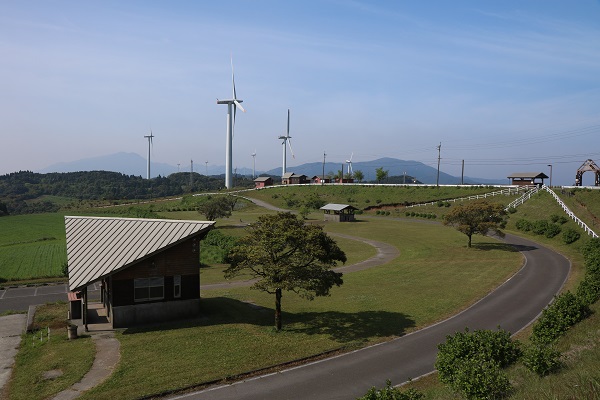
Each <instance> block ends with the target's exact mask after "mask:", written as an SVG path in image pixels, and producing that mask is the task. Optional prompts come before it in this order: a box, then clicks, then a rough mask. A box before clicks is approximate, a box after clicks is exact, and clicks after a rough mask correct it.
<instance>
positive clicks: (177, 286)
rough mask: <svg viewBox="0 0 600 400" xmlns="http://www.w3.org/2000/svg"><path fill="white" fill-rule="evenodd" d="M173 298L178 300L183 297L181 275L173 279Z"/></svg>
mask: <svg viewBox="0 0 600 400" xmlns="http://www.w3.org/2000/svg"><path fill="white" fill-rule="evenodd" d="M173 297H174V298H176V299H178V298H180V297H181V275H175V276H174V277H173Z"/></svg>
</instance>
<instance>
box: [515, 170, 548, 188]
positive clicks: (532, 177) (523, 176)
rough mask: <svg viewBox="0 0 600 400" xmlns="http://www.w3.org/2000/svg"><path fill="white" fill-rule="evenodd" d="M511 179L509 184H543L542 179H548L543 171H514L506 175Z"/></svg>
mask: <svg viewBox="0 0 600 400" xmlns="http://www.w3.org/2000/svg"><path fill="white" fill-rule="evenodd" d="M508 179H510V180H511V184H513V185H518V186H527V185H539V186H541V185H543V184H544V179H548V176H547V175H546V174H544V173H543V172H515V173H514V174H512V175H509V176H508Z"/></svg>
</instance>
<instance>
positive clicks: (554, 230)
mask: <svg viewBox="0 0 600 400" xmlns="http://www.w3.org/2000/svg"><path fill="white" fill-rule="evenodd" d="M560 231H561V229H560V226H558V225H556V224H548V226H547V227H546V231H545V232H544V235H545V236H546V237H547V238H548V239H552V238H553V237H554V236H556V235H558V234H559V233H560Z"/></svg>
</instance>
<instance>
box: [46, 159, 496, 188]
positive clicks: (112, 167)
mask: <svg viewBox="0 0 600 400" xmlns="http://www.w3.org/2000/svg"><path fill="white" fill-rule="evenodd" d="M190 167H191V166H190V164H186V165H180V166H179V168H178V167H177V166H173V165H169V164H164V163H154V162H153V163H151V173H152V176H153V177H156V176H158V175H161V176H168V175H170V174H172V173H175V172H178V171H181V172H186V171H190ZM347 168H348V166H347V165H346V164H343V165H342V164H341V163H332V162H326V163H325V168H324V169H325V175H327V174H328V173H329V172H333V173H336V172H337V171H339V170H340V169H343V170H344V172H345V171H347ZM377 168H383V169H384V170H386V171H388V176H403V175H404V174H406V175H407V176H413V177H415V178H416V179H418V180H419V181H420V182H423V183H430V184H431V183H436V179H437V169H436V168H433V167H430V166H428V165H425V164H423V163H421V162H419V161H406V160H399V159H396V158H379V159H377V160H373V161H361V162H353V163H352V169H353V170H354V171H359V170H360V171H361V172H362V173H363V175H364V177H365V180H367V181H371V180H375V170H376V169H377ZM77 171H114V172H120V173H123V174H125V175H134V176H142V177H145V176H146V159H145V158H144V157H142V156H140V155H139V154H137V153H123V152H121V153H115V154H110V155H107V156H100V157H93V158H86V159H82V160H77V161H71V162H61V163H58V164H53V165H51V166H49V167H47V168H44V169H42V170H39V171H37V172H41V173H49V172H77ZM194 172H198V173H200V174H203V175H222V174H224V173H225V166H222V165H221V166H207V165H205V164H204V163H198V164H194ZM287 172H295V173H297V174H304V175H307V176H309V177H312V176H315V175H321V174H322V173H323V163H319V162H316V163H307V164H302V165H298V166H294V167H289V168H288V171H287ZM236 173H237V174H238V175H246V176H249V175H252V169H250V168H237V171H236ZM256 174H257V175H260V174H267V175H272V176H281V167H279V168H274V169H271V170H268V171H256ZM460 182H461V178H460V176H458V177H456V176H452V175H449V174H446V173H444V172H442V171H440V180H439V183H440V184H443V185H456V184H460ZM407 183H408V182H407ZM464 183H465V184H486V185H487V184H490V185H491V184H502V183H506V182H505V180H499V179H484V178H473V177H467V176H465V177H464Z"/></svg>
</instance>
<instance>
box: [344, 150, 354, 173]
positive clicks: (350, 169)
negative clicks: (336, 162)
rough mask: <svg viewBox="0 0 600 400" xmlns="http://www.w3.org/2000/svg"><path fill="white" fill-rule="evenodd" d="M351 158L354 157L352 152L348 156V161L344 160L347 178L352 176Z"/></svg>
mask: <svg viewBox="0 0 600 400" xmlns="http://www.w3.org/2000/svg"><path fill="white" fill-rule="evenodd" d="M352 157H354V152H352V154H350V159H349V160H346V164H348V177H351V176H352V174H354V171H352Z"/></svg>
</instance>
